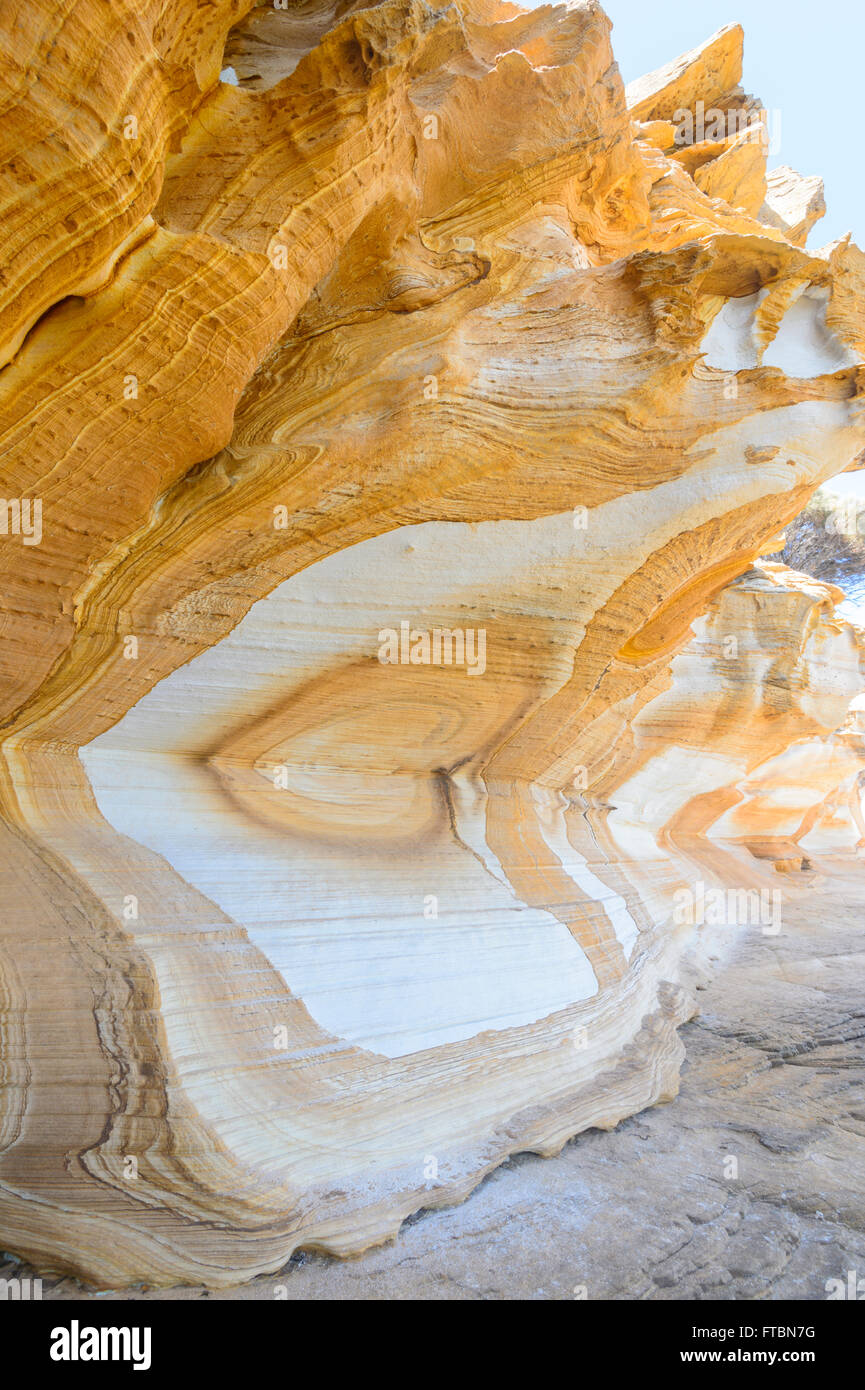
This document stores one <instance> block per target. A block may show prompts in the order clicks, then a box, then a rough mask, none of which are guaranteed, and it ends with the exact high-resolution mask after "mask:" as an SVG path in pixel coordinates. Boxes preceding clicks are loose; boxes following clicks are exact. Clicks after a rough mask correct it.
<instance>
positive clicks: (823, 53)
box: [524, 0, 865, 247]
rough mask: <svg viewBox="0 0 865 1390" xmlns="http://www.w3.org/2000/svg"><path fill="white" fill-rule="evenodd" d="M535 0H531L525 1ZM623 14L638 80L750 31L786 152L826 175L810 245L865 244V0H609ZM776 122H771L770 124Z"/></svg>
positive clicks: (623, 43) (628, 76) (753, 73)
mask: <svg viewBox="0 0 865 1390" xmlns="http://www.w3.org/2000/svg"><path fill="white" fill-rule="evenodd" d="M524 3H525V0H524ZM601 3H602V5H603V8H604V9H605V10H606V12H607V14H608V15H609V17H610V19H611V20H612V21H613V26H614V27H613V52H614V53H615V55H616V59H617V61H618V64H619V67H620V69H621V72H622V77H623V78H624V80H625V82H626V83H627V82H631V81H633V79H634V78H635V77H642V75H643V73H646V72H651V71H652V70H653V69H654V68H659V67H662V66H663V65H664V64H665V63H668V62H669V61H670V59H672V58H676V57H678V55H679V54H680V53H685V52H687V50H688V49H689V48H694V47H696V45H697V44H699V43H702V42H703V41H704V39H707V38H709V37H710V35H711V34H714V33H715V31H716V30H717V29H720V28H722V27H723V26H724V25H725V24H736V23H738V24H741V25H742V27H743V29H744V30H745V71H744V76H743V85H744V87H745V90H746V91H747V92H751V93H753V95H754V96H757V97H759V98H760V100H761V101H762V103H763V105H764V106H765V107H766V108H767V110H769V111H778V112H780V119H781V125H780V152H779V153H778V154H777V155H773V156H770V160H769V164H770V167H772V168H774V167H775V166H776V165H778V164H790V165H792V166H793V168H794V169H798V170H799V172H800V173H801V174H820V175H821V176H822V178H823V181H824V183H825V185H826V208H827V212H826V216H825V217H824V218H823V220H822V221H820V222H818V223H817V225H816V227H815V228H814V230H813V232H812V233H811V237H810V240H809V245H810V246H822V245H824V244H825V243H826V242H828V241H834V240H835V238H836V237H839V236H843V234H844V233H845V232H849V231H852V233H853V237H854V240H855V241H857V242H858V244H859V245H860V246H863V247H865V170H863V160H862V159H861V157H860V148H861V147H860V143H859V137H858V125H859V120H860V116H859V108H860V96H861V94H862V89H863V77H862V64H863V52H865V0H719V3H712V4H708V3H707V0H691V3H688V2H687V0H601ZM770 130H771V126H770Z"/></svg>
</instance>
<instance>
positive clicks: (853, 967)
mask: <svg viewBox="0 0 865 1390" xmlns="http://www.w3.org/2000/svg"><path fill="white" fill-rule="evenodd" d="M863 979H865V888H863V887H862V886H860V885H859V884H857V883H856V881H855V878H854V877H853V876H852V875H851V876H850V877H845V878H844V879H841V880H839V879H833V880H832V881H831V882H824V883H823V884H822V886H819V887H815V888H814V889H813V891H812V893H811V894H809V895H808V897H807V898H805V899H803V900H802V901H801V902H800V904H799V905H798V906H790V907H789V908H788V909H787V911H786V914H785V923H784V930H783V931H782V934H781V935H779V936H778V937H774V938H767V937H764V936H761V935H760V934H759V929H758V928H749V929H743V930H742V934H741V937H740V938H739V940H738V941H737V943H736V945H735V947H734V950H733V953H732V955H731V957H730V959H729V960H728V962H727V964H726V965H724V966H720V967H719V968H718V973H717V975H716V977H715V979H714V980H713V981H712V982H711V983H710V984H709V985H708V986H707V987H706V988H705V989H703V990H701V992H700V995H699V997H700V1002H701V1009H702V1012H701V1015H700V1017H699V1018H697V1019H696V1020H695V1021H694V1022H693V1023H691V1024H688V1025H687V1026H686V1027H685V1029H684V1030H683V1035H682V1036H683V1039H684V1042H685V1046H686V1049H687V1061H686V1063H685V1066H684V1069H683V1074H682V1086H681V1091H680V1094H679V1096H678V1097H677V1099H676V1100H675V1101H673V1102H672V1103H671V1104H669V1105H664V1106H659V1107H656V1108H655V1109H653V1110H648V1111H644V1112H643V1113H642V1114H640V1115H636V1116H634V1117H633V1118H631V1119H628V1120H626V1121H624V1122H623V1123H622V1124H621V1125H620V1126H619V1127H618V1129H617V1130H615V1131H614V1132H611V1133H604V1132H601V1131H597V1130H596V1131H590V1132H588V1133H585V1134H582V1135H580V1136H578V1137H577V1138H576V1139H575V1140H573V1141H572V1142H571V1143H570V1144H568V1145H567V1147H566V1148H565V1149H564V1151H563V1152H562V1153H561V1154H560V1155H559V1156H558V1157H557V1158H554V1159H541V1158H537V1157H535V1156H534V1155H530V1154H526V1155H519V1156H517V1157H516V1158H514V1159H512V1160H511V1161H510V1162H508V1163H507V1164H505V1165H504V1166H503V1167H502V1168H500V1169H498V1170H497V1171H496V1172H495V1173H494V1174H492V1175H491V1176H490V1177H489V1178H488V1179H487V1180H486V1181H485V1182H484V1183H483V1184H482V1185H481V1187H480V1188H478V1189H477V1190H476V1191H475V1193H474V1194H473V1195H472V1196H471V1198H470V1199H469V1200H468V1201H467V1202H465V1203H463V1204H462V1205H460V1206H458V1207H453V1208H450V1209H448V1210H441V1211H430V1212H423V1213H420V1214H419V1215H417V1216H415V1217H414V1218H412V1219H411V1220H410V1221H409V1222H407V1223H406V1224H405V1225H404V1227H403V1229H402V1231H401V1233H400V1237H399V1239H398V1241H397V1242H396V1243H395V1244H393V1245H390V1246H385V1247H382V1248H379V1249H375V1250H372V1251H370V1252H369V1253H368V1254H367V1255H365V1256H363V1257H362V1258H360V1259H357V1260H351V1261H347V1262H340V1261H336V1260H331V1259H326V1258H323V1257H319V1256H314V1255H304V1254H298V1255H296V1256H295V1257H294V1258H293V1259H292V1261H291V1263H290V1264H289V1266H288V1267H287V1268H286V1269H285V1270H283V1271H282V1272H281V1273H279V1274H277V1275H273V1276H271V1277H268V1278H260V1279H258V1280H256V1281H254V1282H253V1283H252V1284H247V1285H245V1286H243V1287H238V1288H237V1289H232V1290H224V1291H221V1292H208V1291H207V1290H206V1289H200V1288H184V1289H180V1288H178V1289H173V1290H168V1291H150V1292H148V1291H145V1290H137V1289H134V1290H132V1291H131V1292H118V1293H113V1292H112V1293H100V1294H99V1295H98V1297H100V1298H102V1299H106V1298H107V1299H124V1300H127V1299H129V1300H141V1299H148V1298H170V1299H175V1298H181V1299H195V1298H213V1299H235V1298H237V1299H275V1298H288V1299H292V1300H295V1299H331V1298H332V1299H423V1300H426V1299H504V1300H508V1299H575V1298H581V1297H582V1296H583V1295H582V1290H585V1295H584V1296H585V1298H586V1299H587V1300H589V1301H592V1300H599V1299H628V1300H631V1299H639V1300H646V1299H649V1300H652V1299H680V1300H699V1299H718V1298H720V1299H736V1300H763V1299H768V1300H775V1299H806V1300H821V1299H825V1298H826V1297H827V1292H826V1283H827V1280H831V1279H836V1278H837V1279H844V1280H845V1281H846V1279H847V1272H848V1271H849V1270H857V1271H859V1274H860V1276H861V1275H865V1142H863V1141H865V1086H863V1080H865V1002H863V999H865V995H863V989H862V985H863ZM734 1172H736V1173H737V1176H731V1174H733V1173H734ZM27 1272H28V1271H27V1270H26V1269H25V1268H23V1267H22V1266H20V1265H18V1264H17V1263H16V1262H14V1261H9V1260H7V1261H4V1262H2V1263H0V1277H2V1276H4V1275H5V1276H10V1275H12V1274H13V1273H17V1274H25V1273H27ZM277 1286H280V1287H279V1288H278V1287H277ZM93 1296H94V1295H93V1293H92V1291H89V1290H87V1289H85V1288H83V1287H81V1286H80V1285H78V1284H77V1283H76V1282H75V1281H73V1280H70V1279H62V1280H59V1281H52V1280H48V1279H45V1280H44V1281H43V1297H44V1298H50V1299H64V1300H76V1299H86V1298H89V1297H93Z"/></svg>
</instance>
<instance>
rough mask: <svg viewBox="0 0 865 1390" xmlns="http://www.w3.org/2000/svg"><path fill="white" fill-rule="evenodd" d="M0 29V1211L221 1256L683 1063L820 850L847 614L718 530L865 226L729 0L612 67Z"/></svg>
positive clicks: (318, 16)
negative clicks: (705, 119)
mask: <svg viewBox="0 0 865 1390" xmlns="http://www.w3.org/2000/svg"><path fill="white" fill-rule="evenodd" d="M4 26H5V28H6V30H7V31H8V37H9V51H10V54H11V55H12V57H11V59H10V60H9V61H8V63H7V68H6V72H5V74H4V77H5V82H4V87H5V91H4V96H3V110H4V122H5V132H6V135H7V138H8V139H9V140H10V143H11V145H12V146H13V147H14V151H15V153H14V157H13V158H12V159H11V160H10V162H9V163H8V164H7V166H6V172H5V174H4V178H5V179H6V183H4V184H3V185H2V187H0V200H2V201H0V206H2V209H3V216H4V219H5V227H6V232H7V235H6V237H5V239H4V246H5V247H6V261H7V264H8V271H7V273H6V275H5V277H4V280H3V284H2V293H3V298H4V319H3V331H2V334H0V346H2V350H3V352H4V354H5V355H4V358H3V361H4V362H5V363H6V365H5V366H4V368H3V370H2V372H0V436H2V466H3V487H4V490H5V505H6V528H5V534H4V535H3V536H2V537H0V566H2V570H3V594H4V603H3V642H2V644H0V677H2V687H0V690H2V695H0V698H2V721H3V727H2V752H3V758H2V763H0V798H2V807H0V809H2V825H0V836H2V863H3V873H4V889H5V892H4V903H5V905H6V912H5V922H4V930H3V934H2V937H0V1021H2V1028H0V1076H2V1081H3V1093H2V1094H3V1100H2V1111H0V1243H2V1245H3V1246H4V1247H5V1248H7V1249H9V1250H11V1251H14V1252H15V1253H19V1254H22V1255H25V1256H26V1257H28V1258H29V1259H31V1260H33V1261H34V1262H35V1263H36V1264H38V1265H39V1266H40V1268H45V1269H52V1270H65V1271H71V1272H73V1273H76V1274H79V1275H81V1276H83V1277H85V1278H86V1279H89V1280H91V1281H94V1282H97V1283H101V1284H103V1285H105V1284H108V1285H124V1284H128V1283H131V1282H139V1281H144V1282H147V1283H151V1284H169V1283H172V1282H179V1281H185V1280H195V1281H200V1282H204V1283H209V1284H211V1285H214V1286H218V1285H223V1284H228V1283H232V1282H235V1281H237V1280H238V1279H243V1278H249V1277H252V1276H253V1275H254V1274H256V1273H259V1272H261V1271H266V1270H273V1269H277V1268H279V1267H280V1266H281V1265H282V1264H283V1263H284V1262H285V1261H286V1259H287V1258H288V1256H289V1255H290V1254H291V1252H292V1251H293V1250H294V1249H295V1248H297V1247H298V1246H303V1247H305V1248H315V1249H319V1250H325V1251H330V1252H333V1253H337V1254H351V1253H356V1252H359V1251H362V1250H363V1249H365V1248H366V1247H368V1246H369V1245H371V1244H373V1243H375V1242H377V1241H381V1240H384V1239H386V1238H387V1237H389V1236H390V1235H392V1234H393V1233H394V1232H395V1231H396V1230H397V1228H398V1226H399V1223H400V1222H401V1221H402V1220H403V1219H404V1218H405V1217H406V1216H407V1215H409V1214H410V1213H412V1212H414V1211H416V1210H418V1209H419V1208H420V1207H424V1206H426V1207H428V1206H435V1205H441V1204H445V1203H451V1202H454V1201H456V1200H458V1199H460V1198H461V1197H464V1196H465V1195H466V1194H467V1193H468V1192H469V1191H470V1190H471V1188H472V1187H473V1186H474V1185H476V1184H477V1182H478V1181H479V1180H480V1178H481V1177H482V1176H483V1175H484V1173H486V1172H488V1171H489V1170H490V1169H491V1168H493V1167H494V1166H495V1165H496V1164H497V1163H500V1162H501V1161H502V1160H503V1159H504V1158H505V1157H506V1156H507V1155H508V1154H510V1153H512V1152H514V1151H515V1150H518V1149H532V1150H535V1151H537V1152H540V1153H555V1152H556V1151H557V1150H558V1149H559V1148H560V1147H561V1146H562V1144H564V1143H565V1142H566V1140H567V1139H568V1138H570V1137H571V1136H572V1135H574V1134H575V1133H577V1132H579V1131H580V1130H581V1129H584V1128H586V1127H587V1126H590V1125H593V1126H600V1127H610V1126H613V1125H615V1124H616V1123H617V1122H618V1121H619V1120H620V1119H621V1118H622V1117H624V1116H626V1115H628V1114H631V1113H633V1112H634V1111H635V1110H638V1109H640V1108H642V1107H645V1106H647V1105H650V1104H652V1103H654V1102H656V1101H658V1100H663V1099H669V1098H671V1097H672V1096H673V1095H674V1094H675V1091H676V1087H677V1077H678V1070H679V1065H680V1061H681V1046H680V1044H679V1041H678V1038H677V1034H676V1029H677V1027H678V1025H679V1024H680V1023H681V1022H682V1021H683V1020H684V1019H686V1018H687V1017H689V1016H690V1015H691V1014H692V1013H693V1010H694V1004H693V1000H692V997H691V995H690V993H689V990H688V987H687V986H688V983H689V978H690V973H689V972H691V971H692V969H693V964H692V960H693V952H694V943H695V942H700V941H701V940H702V939H703V938H704V937H708V936H710V935H712V934H713V933H714V935H713V940H714V939H715V938H716V937H717V938H718V939H719V940H720V939H722V938H723V936H724V932H725V930H729V929H730V927H731V923H730V921H729V914H728V915H727V917H725V916H724V914H723V913H720V912H718V911H714V912H713V911H712V909H713V908H716V907H717V906H718V904H717V902H716V901H715V900H713V899H712V898H711V896H710V895H711V894H712V893H713V892H715V893H717V892H728V893H729V892H732V893H734V894H737V895H739V894H741V895H744V899H745V900H747V901H748V902H753V901H757V902H758V903H759V905H760V911H761V913H762V909H763V906H764V904H765V903H766V902H768V903H769V904H770V906H771V913H770V915H769V917H768V918H767V919H766V920H764V918H763V916H759V917H758V918H757V919H756V920H755V921H750V920H749V922H748V923H746V925H747V926H748V929H751V928H752V927H753V928H755V929H757V930H763V929H765V928H768V932H772V931H774V930H775V929H776V927H779V926H780V922H779V920H778V914H777V911H776V908H777V902H778V895H780V899H781V910H782V912H783V896H784V894H785V893H789V894H802V893H807V892H808V889H809V885H810V884H811V883H812V882H813V881H814V878H815V876H818V875H821V874H825V873H828V872H830V871H831V867H832V863H833V862H834V860H835V859H836V858H837V857H838V856H841V855H846V856H847V857H848V858H849V857H851V856H853V855H855V853H856V851H857V848H858V846H859V844H860V841H861V837H862V835H863V825H862V820H861V812H860V809H859V776H860V771H861V770H862V768H863V767H865V762H863V752H865V748H863V743H862V738H863V735H862V731H861V729H860V724H859V722H858V721H859V720H860V718H861V716H860V715H859V714H858V713H856V712H855V709H854V712H853V713H852V714H851V713H849V710H850V706H851V702H854V700H855V697H856V696H857V695H858V694H859V693H860V691H861V690H862V688H863V686H865V679H863V674H862V667H861V662H862V639H861V638H860V635H859V634H858V632H857V631H856V630H855V629H853V628H852V627H850V626H849V624H844V623H841V622H839V621H838V620H837V619H836V618H835V617H834V607H835V604H836V602H837V598H838V595H837V593H834V594H833V592H832V591H831V590H829V589H827V588H826V586H822V585H817V584H815V583H814V582H812V581H809V580H807V578H805V577H802V576H796V575H793V574H792V573H791V572H789V571H782V570H780V569H779V568H778V567H777V566H775V567H773V566H765V567H763V568H762V569H757V570H755V569H753V568H752V565H753V562H754V560H755V558H756V557H757V556H759V555H760V553H761V552H763V551H765V550H769V549H771V545H770V542H771V541H773V539H774V538H775V537H776V536H777V534H778V532H779V530H780V529H781V528H782V527H783V526H784V525H785V524H786V522H787V521H788V520H790V519H791V518H792V517H793V516H794V515H795V514H796V513H797V512H798V511H799V510H800V509H801V508H802V506H803V505H804V504H805V502H806V501H807V499H808V498H809V496H810V495H811V493H812V492H813V491H814V489H815V488H816V487H817V486H818V485H819V483H820V482H821V481H823V480H824V479H826V478H828V477H830V476H832V475H834V474H836V473H838V472H839V471H841V470H843V469H845V468H848V467H851V466H854V465H855V464H856V463H857V461H858V458H859V455H860V453H861V451H862V448H863V430H862V419H861V406H860V400H861V389H860V382H861V364H862V360H863V356H862V354H863V350H865V348H863V338H865V333H863V302H865V300H863V258H862V255H861V253H860V252H859V251H858V249H857V248H856V247H855V246H853V245H852V244H851V243H850V242H849V240H845V241H842V242H838V243H836V244H834V245H832V246H829V247H827V248H825V249H824V250H822V251H820V252H813V253H812V252H809V251H807V250H806V249H804V242H805V240H806V237H807V232H808V229H809V227H810V226H811V225H812V223H813V222H814V221H815V220H816V218H817V217H818V216H819V213H820V211H821V208H822V198H821V192H820V189H819V184H818V181H815V180H814V179H802V178H800V176H799V175H798V174H796V173H795V172H794V171H792V170H789V169H785V170H784V171H778V172H777V173H776V174H775V175H773V176H770V177H768V178H767V176H766V173H765V148H764V143H763V142H762V140H761V139H760V138H759V131H760V129H761V127H760V126H759V125H758V124H753V125H752V124H751V122H752V117H755V115H758V114H759V103H758V102H756V101H755V100H754V99H753V98H751V97H749V96H747V95H746V94H745V93H744V92H743V91H742V89H741V87H740V86H739V85H738V84H739V80H740V77H741V51H742V34H741V30H739V29H738V28H737V27H734V28H731V29H727V30H722V31H721V32H720V33H719V34H718V35H716V36H715V38H714V39H712V40H711V41H710V42H709V43H708V44H707V45H706V46H704V48H702V49H699V50H695V51H694V52H693V53H692V54H688V55H685V57H684V58H683V59H680V60H678V61H677V62H676V63H674V64H672V65H671V67H670V68H669V69H665V70H664V71H663V72H661V73H657V74H653V75H651V76H650V77H649V78H646V79H643V80H642V81H641V82H640V83H638V84H635V86H634V88H631V89H629V90H628V92H627V93H626V91H625V88H624V87H623V84H622V82H621V78H620V76H619V73H618V69H617V68H616V66H615V63H614V60H613V54H612V50H611V46H610V25H609V22H608V20H607V18H606V16H605V15H604V13H603V11H602V9H601V8H600V6H599V5H598V4H596V3H594V0H585V2H584V3H577V4H572V5H567V6H565V5H560V6H543V7H542V8H540V9H537V10H533V11H524V10H522V9H520V8H519V7H517V6H514V5H510V4H497V3H490V0H459V3H456V4H451V5H448V6H447V7H444V8H442V9H434V8H431V7H429V6H427V5H426V4H423V3H420V0H384V3H381V4H379V5H376V6H374V7H372V8H361V7H359V6H357V5H353V4H350V3H349V4H346V3H337V4H334V3H321V4H316V3H309V4H304V5H300V6H298V5H294V4H292V5H287V6H286V7H285V8H283V7H282V6H273V7H258V8H255V9H252V8H251V7H250V5H249V4H248V3H242V2H241V0H232V3H216V4H213V5H210V6H208V7H207V8H206V10H202V9H201V8H200V7H198V6H195V5H193V4H192V3H191V0H171V3H157V0H154V3H153V4H149V5H145V6H144V7H142V6H141V5H140V4H139V5H136V6H135V7H132V6H131V5H130V6H124V5H123V4H115V5H112V6H111V7H106V6H104V5H100V4H96V3H95V0H62V2H61V3H60V4H59V5H58V4H52V5H50V6H49V5H48V4H47V3H40V2H39V0H37V3H34V4H33V5H31V6H29V7H28V9H27V11H26V15H24V14H23V13H22V12H19V10H18V8H17V7H14V6H11V5H10V6H9V7H8V13H6V15H5V17H4ZM220 74H222V76H223V79H224V80H220ZM698 102H702V103H703V106H708V105H712V106H713V107H716V108H720V109H722V110H723V111H725V112H727V113H728V114H732V115H735V116H736V117H737V121H736V127H737V128H736V130H735V133H733V134H730V133H729V131H724V132H718V131H715V132H714V133H713V135H712V136H711V138H703V137H704V136H705V132H704V131H697V130H692V134H691V138H690V139H687V140H685V141H684V142H683V139H682V131H681V128H680V127H681V120H680V118H681V113H682V110H683V109H684V110H687V111H690V112H692V113H694V114H696V112H697V103H698ZM743 115H744V116H745V117H746V118H747V123H746V126H745V127H744V128H743V127H742V123H741V121H740V120H739V119H738V118H740V117H742V116H743ZM677 122H678V125H677ZM698 135H699V136H700V138H697V136H698ZM13 503H14V505H13ZM37 503H38V515H39V524H38V527H37V526H36V525H35V521H34V518H35V515H36V504H37ZM16 507H17V511H16ZM37 530H38V535H37ZM779 885H781V886H780V887H779ZM737 901H739V899H737ZM707 902H708V907H709V910H707ZM781 920H782V918H781ZM732 926H733V927H734V928H735V929H739V928H741V926H742V924H741V923H740V924H739V927H738V928H737V927H736V923H735V922H734V923H733V924H732Z"/></svg>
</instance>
